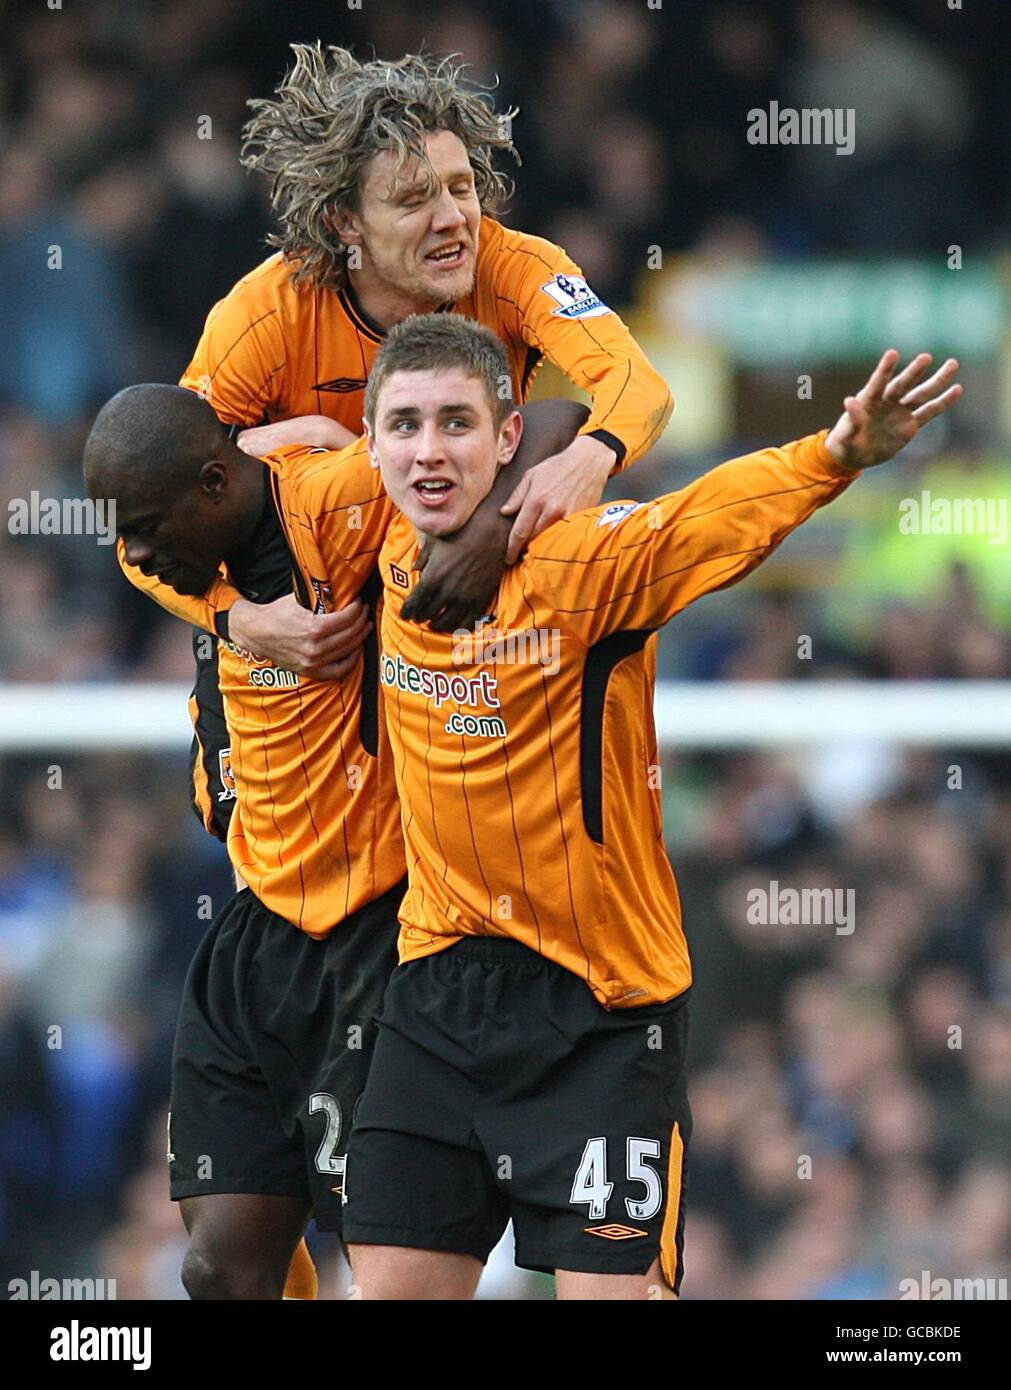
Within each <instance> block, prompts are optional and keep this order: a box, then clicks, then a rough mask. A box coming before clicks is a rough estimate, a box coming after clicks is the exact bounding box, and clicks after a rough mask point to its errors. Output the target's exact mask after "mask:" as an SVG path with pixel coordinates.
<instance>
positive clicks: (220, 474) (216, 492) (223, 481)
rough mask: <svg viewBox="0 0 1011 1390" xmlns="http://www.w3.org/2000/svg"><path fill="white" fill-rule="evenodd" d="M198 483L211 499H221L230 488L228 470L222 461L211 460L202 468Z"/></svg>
mask: <svg viewBox="0 0 1011 1390" xmlns="http://www.w3.org/2000/svg"><path fill="white" fill-rule="evenodd" d="M198 482H199V484H200V489H201V491H202V492H205V493H207V495H208V496H209V497H214V498H218V497H221V496H222V494H223V493H224V491H225V489H226V488H227V487H228V468H227V467H226V465H225V464H224V463H223V462H222V461H221V459H211V460H210V461H209V462H207V463H205V464H204V466H203V467H202V468H201V470H200V476H199V478H198Z"/></svg>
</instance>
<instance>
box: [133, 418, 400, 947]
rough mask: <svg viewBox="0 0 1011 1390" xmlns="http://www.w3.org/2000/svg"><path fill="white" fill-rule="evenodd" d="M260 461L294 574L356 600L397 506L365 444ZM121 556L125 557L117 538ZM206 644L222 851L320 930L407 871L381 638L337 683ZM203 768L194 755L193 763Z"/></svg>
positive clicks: (272, 901)
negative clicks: (225, 799) (213, 684)
mask: <svg viewBox="0 0 1011 1390" xmlns="http://www.w3.org/2000/svg"><path fill="white" fill-rule="evenodd" d="M264 462H265V464H266V465H267V467H268V469H269V473H268V475H267V476H268V478H269V484H270V499H271V505H272V506H273V507H274V509H275V511H276V516H277V519H278V523H279V525H280V526H281V527H282V529H283V532H284V538H285V539H286V541H287V544H288V546H289V548H290V555H291V570H290V583H291V584H293V585H294V587H295V588H296V589H297V590H298V592H299V594H300V597H301V598H302V601H303V602H304V603H305V604H306V605H307V606H308V607H310V608H313V609H315V610H316V611H319V612H323V611H331V610H332V609H334V608H340V607H343V606H344V605H345V604H347V603H350V602H351V600H352V599H353V598H355V597H356V596H357V595H358V594H359V593H360V592H361V591H362V590H363V588H364V587H365V586H366V585H367V583H368V581H369V578H370V576H374V575H375V571H376V565H377V561H378V557H379V549H380V546H381V544H382V538H383V535H384V533H385V530H386V527H387V524H388V521H389V518H390V516H391V515H392V507H391V505H390V503H389V501H388V499H387V498H386V495H385V493H384V492H383V490H382V484H381V481H380V479H379V475H378V473H377V472H376V471H375V470H374V469H372V468H370V467H369V465H368V458H367V455H366V454H365V452H364V450H363V449H361V448H360V447H359V446H358V445H351V446H349V447H348V448H347V449H345V450H341V451H337V452H333V451H329V450H318V449H308V448H286V449H281V450H278V451H277V452H276V453H274V454H271V455H269V456H268V457H267V458H266V459H265V460H264ZM309 518H311V519H312V520H311V523H310V521H309ZM321 547H323V548H325V551H326V556H327V558H326V560H325V561H324V559H323V555H322V551H321ZM120 553H121V562H122V546H120ZM123 568H124V570H125V572H126V574H127V577H128V578H129V579H130V580H131V581H132V582H133V583H135V584H136V585H137V586H138V588H141V589H143V590H145V591H146V592H148V593H149V594H150V595H151V596H152V597H153V598H155V599H157V601H158V602H159V603H161V604H162V605H163V606H164V607H166V608H168V610H169V611H170V612H172V613H174V614H175V615H176V616H177V617H180V618H183V619H185V620H186V621H187V622H191V623H195V624H197V625H198V626H201V627H204V628H206V629H207V630H208V631H209V632H213V631H214V607H213V603H212V602H210V601H208V599H207V598H188V597H186V596H184V595H180V594H177V593H176V592H175V590H173V589H171V588H169V587H168V586H166V585H163V584H160V583H159V582H158V581H157V580H152V579H147V578H145V576H143V575H142V574H141V573H140V571H139V570H137V569H135V568H134V567H132V566H129V565H126V564H124V565H123ZM222 582H224V580H222ZM376 589H377V591H378V583H377V584H376ZM212 597H213V596H212ZM208 641H215V642H217V643H218V647H219V676H218V678H219V683H220V688H221V693H222V696H223V700H224V712H225V719H226V722H227V726H228V732H229V738H230V749H229V753H228V766H227V768H222V770H221V772H222V776H221V781H222V783H223V785H224V786H225V787H226V788H227V789H228V790H229V791H232V792H233V793H234V796H235V812H234V814H233V815H232V818H231V822H230V825H229V832H228V852H229V857H230V858H231V861H232V864H233V866H234V867H235V869H236V870H237V871H238V872H239V873H240V874H241V875H242V877H243V878H244V879H245V881H246V883H248V885H249V887H250V888H251V889H252V890H253V892H254V893H255V894H256V896H257V897H258V898H259V899H260V901H261V902H262V903H264V904H265V905H266V906H267V907H268V908H270V909H271V911H272V912H276V913H277V914H278V915H279V916H281V917H284V918H286V919H287V920H288V921H289V922H291V923H292V924H293V925H295V926H297V927H300V928H301V929H302V930H303V931H305V932H308V933H309V935H311V936H325V935H326V934H327V933H328V932H329V930H330V929H331V928H332V927H333V926H334V925H335V923H337V922H340V921H342V920H343V919H344V918H345V917H347V916H348V915H349V914H350V913H352V912H354V911H356V910H357V909H358V908H360V907H362V906H364V905H365V904H366V903H369V902H372V901H373V900H374V899H375V898H377V897H379V896H380V895H381V894H382V893H384V892H386V891H387V889H389V888H391V887H392V886H393V885H394V884H395V883H396V882H397V880H398V879H400V878H402V877H403V875H404V851H403V841H402V838H401V831H400V808H399V803H398V800H397V794H396V787H395V782H394V776H393V767H392V759H391V754H390V747H389V741H388V737H387V732H386V725H385V721H384V719H383V711H382V706H381V702H380V698H379V688H378V679H377V670H378V668H377V661H378V650H377V641H376V636H375V634H372V635H370V636H369V637H368V638H367V639H366V641H365V644H364V647H363V651H362V659H361V660H360V661H358V662H357V663H356V665H355V666H354V668H353V669H352V671H351V672H350V673H349V674H348V675H347V676H345V677H344V678H343V679H342V680H340V681H317V680H313V679H312V678H311V677H308V676H305V675H303V674H300V673H297V672H294V671H286V670H283V669H280V668H278V667H276V666H274V665H273V664H272V663H271V662H269V661H263V660H260V659H258V658H257V657H255V656H254V655H253V654H252V653H251V652H248V651H243V650H242V649H241V648H239V647H237V646H235V644H234V643H231V642H226V641H224V640H221V639H219V638H217V637H216V636H214V637H210V636H209V637H208ZM191 714H193V715H194V718H195V715H196V711H195V710H193V709H191ZM200 766H201V764H200V762H199V760H198V772H199V768H200ZM205 790H206V789H205Z"/></svg>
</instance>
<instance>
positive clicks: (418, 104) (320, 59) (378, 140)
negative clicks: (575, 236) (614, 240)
mask: <svg viewBox="0 0 1011 1390" xmlns="http://www.w3.org/2000/svg"><path fill="white" fill-rule="evenodd" d="M291 48H292V52H293V53H294V55H295V63H294V66H293V67H292V69H291V71H290V72H288V73H287V74H286V76H285V77H284V79H283V80H282V82H281V84H280V85H279V86H278V88H277V89H276V93H275V95H276V96H277V98H278V99H277V100H276V101H272V100H268V99H266V98H258V99H256V100H253V101H250V102H249V103H248V105H249V106H250V108H251V109H252V111H253V115H252V117H251V118H250V120H249V121H248V122H247V123H246V125H245V126H244V128H243V132H242V137H243V144H242V163H243V164H244V165H245V167H246V168H247V169H256V170H259V171H260V172H262V173H265V174H268V175H269V176H270V177H271V179H272V185H271V205H272V207H273V209H274V212H275V214H276V216H277V219H278V222H279V224H280V229H281V230H280V232H278V233H275V234H273V235H271V236H270V237H269V238H268V240H269V242H270V244H271V245H272V246H277V247H279V248H280V249H281V250H282V252H283V253H284V257H285V260H288V261H292V262H294V263H297V269H296V271H295V274H294V277H293V278H294V280H295V281H296V282H299V281H308V282H310V283H312V284H315V285H318V286H321V287H327V288H331V289H340V288H341V287H342V286H343V285H345V284H346V283H347V264H346V261H345V251H346V248H345V247H344V246H343V245H342V244H341V242H340V240H339V238H338V237H337V236H336V234H335V233H334V231H333V219H334V216H335V214H339V213H341V212H345V211H353V210H355V209H356V207H357V198H358V193H359V181H360V178H361V174H362V171H363V169H364V168H365V166H366V165H367V164H368V162H369V160H370V159H372V158H373V156H374V155H377V154H379V153H380V152H381V151H383V150H392V151H393V152H394V154H395V155H396V169H397V171H398V172H399V170H400V169H401V168H402V167H403V165H404V164H405V163H406V162H407V161H408V160H411V159H417V160H418V161H419V162H420V164H421V167H422V169H425V168H427V169H428V171H429V178H432V177H434V174H433V171H432V167H431V164H430V163H429V161H428V158H427V155H426V151H425V136H426V134H427V133H428V132H429V131H433V130H451V131H452V132H453V133H454V134H455V135H458V136H459V138H460V139H461V140H462V141H463V144H464V145H465V146H466V149H467V154H468V156H469V158H470V163H471V167H472V169H473V171H474V183H475V188H476V191H477V196H478V199H479V201H480V204H481V210H482V212H495V211H496V210H497V209H498V208H499V207H500V206H501V205H502V203H503V202H504V201H505V200H506V199H507V198H508V197H509V196H510V195H511V193H512V181H511V180H510V179H509V178H507V177H505V176H504V175H503V174H501V173H499V172H498V171H497V170H496V169H495V168H494V166H493V159H494V156H495V152H496V151H503V150H504V151H508V152H509V154H511V155H512V157H513V158H514V159H515V161H516V163H517V164H519V163H520V157H519V154H518V153H517V151H516V149H515V147H514V146H513V142H512V139H511V138H510V129H509V128H510V123H511V120H512V118H513V116H515V115H516V114H517V108H515V107H511V108H510V109H509V110H508V111H506V112H503V113H502V115H497V114H496V112H495V109H494V106H493V104H492V100H491V97H490V96H489V94H488V90H487V89H485V88H481V87H478V86H477V85H475V84H473V83H471V82H468V81H465V80H464V79H463V78H462V77H461V74H462V72H463V64H460V63H457V62H455V61H454V60H455V59H456V58H458V57H459V56H460V55H459V54H453V55H451V56H450V57H447V58H441V59H438V58H435V57H433V56H432V55H430V54H421V53H409V54H407V55H406V57H404V58H401V59H400V60H399V61H398V62H395V63H393V62H389V61H387V60H385V59H380V58H376V59H373V60H372V61H371V62H366V63H360V62H359V61H358V60H357V59H356V58H355V57H354V56H353V55H352V54H351V52H350V51H349V50H348V49H346V48H337V47H335V46H334V45H329V46H328V47H327V49H326V51H325V52H324V49H323V47H322V45H321V44H320V43H318V42H317V43H315V44H299V43H296V44H292V45H291Z"/></svg>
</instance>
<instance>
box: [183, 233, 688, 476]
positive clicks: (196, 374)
mask: <svg viewBox="0 0 1011 1390" xmlns="http://www.w3.org/2000/svg"><path fill="white" fill-rule="evenodd" d="M291 275H292V268H291V266H290V265H288V264H286V263H285V261H284V260H283V259H282V257H281V255H280V253H278V254H277V255H274V256H270V257H269V258H268V259H267V260H265V261H264V262H263V263H262V264H261V265H259V266H257V267H256V269H255V270H253V271H251V272H250V273H249V274H248V275H247V276H245V277H244V278H243V279H242V280H240V281H239V282H238V284H236V285H235V287H234V288H233V289H232V290H231V292H230V293H229V294H228V295H226V296H225V298H224V299H222V300H221V301H220V302H219V303H218V304H216V305H215V306H214V308H213V309H212V310H211V312H210V314H209V315H208V318H207V323H206V326H205V328H204V332H203V336H202V337H201V339H200V342H199V343H198V344H197V349H196V352H195V354H194V357H193V360H192V362H191V363H190V364H189V366H188V367H187V369H186V372H185V373H184V375H183V377H182V382H181V384H182V385H183V386H188V387H190V388H191V389H192V390H194V391H198V392H199V393H200V394H201V395H203V396H204V398H205V399H206V400H208V401H209V402H210V404H211V405H212V406H213V407H214V410H215V411H216V412H217V414H218V415H219V416H220V418H221V419H222V420H226V421H228V422H229V423H235V424H242V425H257V424H259V423H260V422H261V421H262V420H263V419H264V418H266V419H268V420H285V419H290V418H291V417H292V416H296V415H312V414H316V415H328V416H330V417H331V418H332V419H334V420H337V421H339V422H340V424H342V425H345V426H347V427H348V428H349V429H352V430H354V431H355V433H359V432H360V431H361V427H362V426H361V422H362V402H363V397H364V392H365V382H366V379H367V377H368V374H369V371H370V369H371V367H372V363H373V361H374V359H375V356H376V353H377V352H378V350H379V348H380V346H381V345H382V341H383V331H382V329H380V328H378V327H377V326H376V325H375V324H372V323H370V322H369V321H368V319H366V317H365V316H364V314H363V313H362V311H361V309H360V308H359V307H358V305H357V304H356V302H355V299H354V295H353V292H351V291H347V290H341V291H334V290H331V289H316V288H314V287H313V286H310V285H303V286H297V287H296V286H295V285H293V284H292V280H291ZM452 309H453V312H455V313H459V314H465V315H466V316H467V317H468V318H473V319H477V320H478V322H479V323H482V324H484V325H485V327H486V328H490V329H491V330H492V331H493V332H494V333H496V334H497V335H498V336H499V338H501V340H502V342H503V343H504V344H505V347H506V350H507V352H508V355H509V365H510V370H511V373H512V386H513V393H514V398H515V400H516V401H517V403H522V402H523V401H524V400H526V398H527V393H528V391H529V388H530V384H531V382H532V380H533V377H534V373H535V372H536V370H537V367H538V365H539V364H540V363H541V362H542V360H543V359H544V358H548V359H549V360H550V361H552V362H553V363H554V364H555V365H556V366H557V367H559V368H560V369H561V371H563V372H564V373H565V375H566V376H567V377H569V379H570V380H571V381H572V382H574V383H575V384H576V385H577V386H580V387H583V388H584V389H585V390H586V391H588V392H589V393H590V395H591V396H592V398H593V408H592V412H591V414H590V418H589V420H588V421H587V423H586V425H585V426H584V428H583V430H582V431H581V433H584V434H592V435H595V436H597V437H599V438H601V439H603V440H604V442H605V443H607V444H609V445H610V446H611V447H612V448H613V449H614V450H615V453H616V455H617V461H618V463H619V464H624V463H631V462H634V460H635V459H637V458H639V457H640V456H641V455H642V454H644V453H645V452H646V451H647V449H649V448H650V447H651V446H652V445H653V444H654V443H655V442H656V440H657V439H658V438H659V437H660V434H661V433H662V431H663V429H664V426H665V425H666V423H667V421H668V419H669V418H670V414H671V411H672V409H673V400H672V398H671V394H670V391H669V390H668V389H667V385H666V383H665V382H664V380H663V379H662V377H660V376H659V375H658V373H657V372H656V371H655V370H654V369H653V367H652V366H651V365H650V363H649V361H648V359H647V358H646V356H645V354H644V353H643V352H642V350H641V348H639V347H638V345H637V344H636V342H635V340H634V339H633V337H632V335H631V334H630V333H629V331H628V329H627V328H626V327H625V325H624V324H623V323H622V321H621V319H620V318H619V317H618V315H617V314H615V313H613V312H612V311H611V310H610V309H609V308H608V307H607V306H606V305H604V304H602V303H601V302H600V300H599V299H598V298H597V297H596V295H594V293H593V291H592V290H591V289H590V288H589V286H588V285H587V284H586V281H585V280H584V279H583V278H582V275H581V273H580V270H579V267H578V266H577V265H576V264H575V262H574V261H572V260H570V258H569V257H568V256H567V255H566V254H565V252H564V251H562V250H561V249H560V248H559V247H558V246H555V245H553V244H552V243H551V242H549V241H545V240H543V239H542V238H541V237H534V236H527V235H526V234H525V233H523V232H516V231H511V230H509V229H508V228H506V227H503V226H502V225H501V224H500V223H498V222H496V221H494V220H493V219H492V218H490V217H485V218H482V220H481V230H480V238H479V243H478V255H477V268H476V274H475V281H474V289H473V292H472V294H471V295H470V296H468V298H467V299H464V300H461V301H459V303H457V304H454V305H453V306H452Z"/></svg>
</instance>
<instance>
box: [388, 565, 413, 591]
mask: <svg viewBox="0 0 1011 1390" xmlns="http://www.w3.org/2000/svg"><path fill="white" fill-rule="evenodd" d="M390 578H391V579H392V580H393V582H394V584H397V585H399V587H400V588H401V589H409V588H410V587H411V576H410V575H409V574H408V573H407V571H406V570H402V569H401V568H400V566H399V565H391V566H390Z"/></svg>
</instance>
